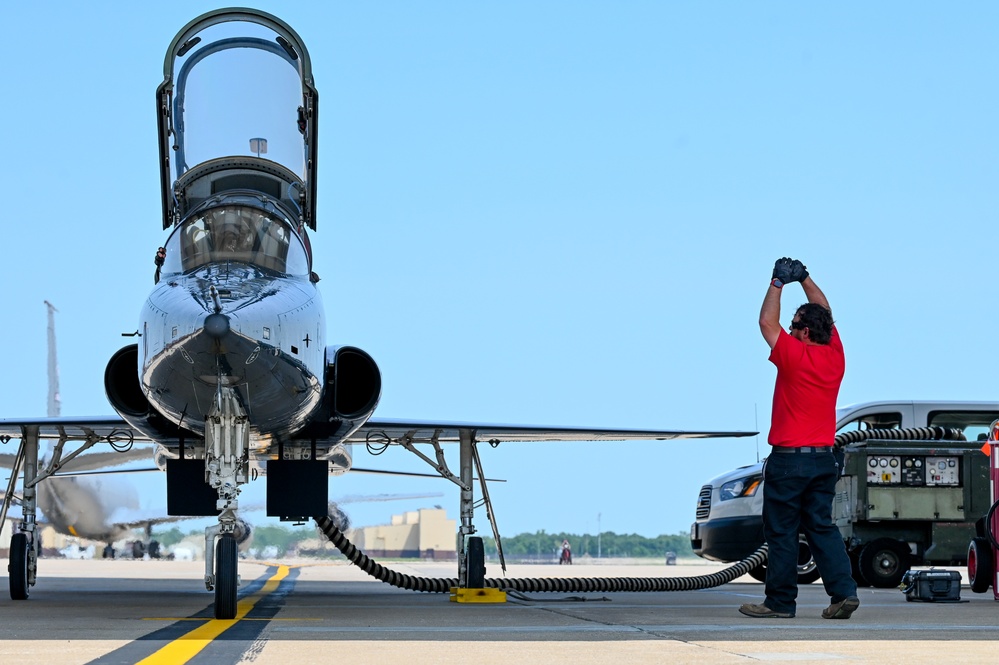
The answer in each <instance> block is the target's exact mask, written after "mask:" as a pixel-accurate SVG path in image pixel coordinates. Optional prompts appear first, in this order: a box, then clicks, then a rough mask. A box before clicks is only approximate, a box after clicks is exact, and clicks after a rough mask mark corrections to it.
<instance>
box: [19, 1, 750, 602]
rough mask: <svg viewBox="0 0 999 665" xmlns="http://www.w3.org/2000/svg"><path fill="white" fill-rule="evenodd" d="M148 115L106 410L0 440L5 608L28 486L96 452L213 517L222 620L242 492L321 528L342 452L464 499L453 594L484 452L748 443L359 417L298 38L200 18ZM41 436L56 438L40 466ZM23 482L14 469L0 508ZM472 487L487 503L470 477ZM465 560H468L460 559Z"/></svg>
mask: <svg viewBox="0 0 999 665" xmlns="http://www.w3.org/2000/svg"><path fill="white" fill-rule="evenodd" d="M261 91H265V92H261ZM156 101H157V106H156V109H157V129H158V137H159V155H160V174H161V182H160V185H161V189H162V198H163V220H162V223H163V229H164V230H165V231H168V232H169V234H168V237H167V240H166V242H165V243H163V247H162V249H161V251H159V252H158V253H157V256H156V262H157V269H156V278H157V282H156V285H155V287H154V288H153V290H152V293H150V295H149V298H148V300H147V301H146V303H145V305H144V306H143V308H142V311H141V314H140V318H139V328H138V343H137V344H131V345H129V346H126V347H125V348H123V349H121V350H120V351H118V352H117V353H116V354H114V356H112V357H111V359H110V361H109V362H108V365H107V369H106V371H105V377H104V380H105V387H106V392H107V396H108V400H109V401H110V403H111V406H112V407H113V408H114V410H115V411H116V412H117V413H118V416H117V417H95V418H69V417H59V418H38V419H4V420H0V437H3V438H4V439H5V440H9V439H14V438H17V439H20V441H21V443H20V447H19V450H18V455H17V457H18V460H17V461H18V464H17V465H16V466H17V467H18V468H23V497H22V511H23V521H22V523H21V526H20V530H19V532H18V533H16V534H14V536H13V537H12V540H11V559H10V561H11V563H10V591H11V597H12V598H15V599H23V598H27V596H28V588H29V587H30V586H31V585H33V584H34V583H35V577H36V569H37V561H36V554H35V552H36V549H35V547H33V543H34V541H35V540H36V538H37V533H36V526H37V525H36V517H35V511H36V492H37V486H38V483H40V482H44V481H45V479H46V478H48V477H49V476H51V475H53V474H56V473H58V471H59V469H60V468H61V467H62V466H63V465H64V464H66V463H67V462H68V461H70V460H71V459H72V458H73V457H75V456H77V455H79V454H80V453H81V452H83V451H84V450H86V449H88V448H90V447H92V446H95V445H98V444H102V443H103V444H108V445H112V446H119V447H120V446H122V445H127V444H129V443H131V442H146V441H149V442H153V443H155V444H156V445H157V446H158V447H159V448H158V454H157V455H156V458H157V459H160V460H162V464H163V468H164V470H165V472H166V478H167V508H168V512H169V514H171V515H191V516H206V515H218V524H217V525H215V526H212V527H209V528H208V529H206V534H205V538H206V557H205V558H206V562H205V583H206V586H207V587H208V589H209V590H212V589H214V591H215V616H216V617H217V618H220V619H231V618H233V617H235V614H236V599H237V554H236V552H237V547H236V531H237V526H238V524H239V517H238V516H237V511H238V508H239V503H238V497H239V493H240V488H241V486H242V485H244V484H245V483H247V482H249V481H251V480H253V479H255V478H258V477H259V478H262V479H265V482H266V483H267V488H266V497H267V514H268V515H271V516H276V517H280V518H286V519H301V518H303V517H310V516H316V515H325V514H326V511H327V510H328V505H327V491H328V479H329V476H330V475H338V474H342V473H346V472H348V471H349V470H350V469H351V465H352V457H351V445H352V444H353V443H364V444H366V445H368V446H370V447H382V446H385V445H400V446H403V447H404V448H405V449H407V450H409V451H411V452H413V453H414V454H416V455H417V456H419V457H420V458H422V459H423V460H425V461H426V462H427V463H428V464H429V465H430V466H431V467H432V468H433V469H434V470H435V472H436V473H437V474H439V475H441V476H443V477H445V478H447V479H449V480H451V481H452V482H454V483H455V484H456V485H457V486H458V487H459V490H460V499H459V502H460V505H459V508H460V528H459V533H460V536H461V540H460V542H461V545H460V555H459V564H458V566H459V570H458V579H459V584H461V585H462V586H465V584H466V581H467V580H468V579H469V571H470V570H472V571H473V573H474V572H478V570H479V569H482V568H483V566H484V563H483V561H482V559H481V548H480V547H476V548H469V547H467V542H466V541H468V540H469V537H470V536H472V534H474V533H475V531H476V530H475V527H474V526H473V523H472V517H473V506H474V504H475V501H474V497H473V480H474V477H475V475H477V476H478V477H479V478H480V479H482V478H484V476H483V474H482V470H481V460H480V458H479V454H478V448H477V444H478V443H479V442H482V441H485V442H488V443H490V444H497V443H500V442H505V441H523V442H532V441H533V442H537V441H555V440H561V441H567V440H568V441H571V440H579V441H583V440H607V441H621V440H638V439H659V440H665V439H675V438H689V437H715V436H719V437H731V436H744V435H748V434H752V433H750V432H682V431H649V430H621V429H589V428H572V427H565V428H552V427H531V426H507V425H490V424H482V423H447V422H419V421H399V420H387V419H380V418H374V417H372V416H373V414H374V411H375V407H376V406H377V404H378V400H379V396H380V394H381V376H380V373H379V370H378V367H377V365H376V364H375V362H374V360H373V359H372V358H371V357H370V356H369V355H368V354H367V353H365V352H364V351H362V350H361V349H358V348H355V347H351V346H337V345H334V344H330V343H328V341H327V337H326V324H325V319H324V313H323V305H322V300H321V298H320V294H319V290H318V288H317V282H318V277H317V276H316V275H315V274H314V273H313V272H312V261H313V257H312V252H311V247H310V243H309V236H308V233H309V232H310V231H315V230H316V224H317V220H316V171H317V166H318V164H317V161H318V160H317V156H318V151H317V127H318V120H319V96H318V94H317V91H316V88H315V86H314V83H313V77H312V65H311V62H310V59H309V53H308V51H307V50H306V48H305V45H304V44H303V43H302V40H301V39H300V38H299V36H298V34H297V33H296V32H295V31H294V30H292V28H291V27H289V26H288V25H287V24H285V23H284V22H283V21H282V20H280V19H279V18H277V17H275V16H272V15H270V14H267V13H264V12H260V11H256V10H250V9H222V10H218V11H213V12H209V13H207V14H204V15H202V16H200V17H198V18H196V19H194V20H193V21H191V22H190V23H188V24H187V25H186V26H184V27H183V29H181V31H180V32H179V33H178V34H177V36H176V37H175V38H174V39H173V41H172V42H171V44H170V46H169V49H168V50H167V53H166V58H165V61H164V80H163V82H162V83H161V84H160V86H159V87H158V88H157V90H156ZM40 439H53V440H54V443H53V444H52V445H51V455H49V456H47V458H46V463H45V464H44V465H43V466H42V468H40V467H39V455H38V449H39V440H40ZM70 443H72V444H73V445H72V446H71V447H72V448H73V450H72V451H70V450H69V448H67V444H70ZM446 443H453V444H457V448H458V456H459V461H458V464H459V466H458V473H457V474H455V473H453V472H452V471H451V470H450V469H449V467H448V465H447V464H446V462H445V454H444V449H443V448H442V447H441V444H446ZM419 446H423V447H422V448H421V447H419ZM427 447H429V448H432V451H430V450H429V449H428V448H427ZM424 450H427V451H428V452H429V454H427V453H425V452H424ZM473 474H474V475H473ZM17 476H18V470H17V468H15V471H14V474H13V475H12V477H11V478H12V480H11V487H10V490H11V491H8V493H7V496H11V495H12V494H13V491H12V490H13V489H14V488H13V483H14V480H15V479H16V477H17ZM481 491H482V494H483V498H484V500H486V501H487V500H488V491H487V489H486V486H485V483H484V481H483V484H482V487H481ZM487 507H488V505H487ZM489 512H490V513H491V510H490V511H489ZM0 517H2V516H0ZM494 532H495V526H494ZM473 549H474V550H475V551H476V552H478V555H477V556H470V555H468V554H466V552H471V551H472V550H473Z"/></svg>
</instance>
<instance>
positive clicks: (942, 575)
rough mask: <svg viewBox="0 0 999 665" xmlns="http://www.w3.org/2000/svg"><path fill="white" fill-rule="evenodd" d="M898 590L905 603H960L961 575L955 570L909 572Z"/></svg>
mask: <svg viewBox="0 0 999 665" xmlns="http://www.w3.org/2000/svg"><path fill="white" fill-rule="evenodd" d="M899 588H900V589H902V592H903V593H904V594H905V599H906V600H907V601H914V600H919V601H923V602H929V603H954V602H960V600H961V573H959V572H957V571H956V570H910V571H908V572H907V573H906V574H905V577H903V578H902V584H901V586H900V587H899Z"/></svg>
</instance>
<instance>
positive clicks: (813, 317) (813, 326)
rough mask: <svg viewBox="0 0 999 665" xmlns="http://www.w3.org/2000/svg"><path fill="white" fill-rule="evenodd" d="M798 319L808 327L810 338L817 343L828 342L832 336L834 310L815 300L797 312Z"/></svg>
mask: <svg viewBox="0 0 999 665" xmlns="http://www.w3.org/2000/svg"><path fill="white" fill-rule="evenodd" d="M795 315H796V316H797V317H798V321H800V322H801V323H802V325H804V326H805V327H806V328H808V339H810V340H812V341H813V342H815V343H816V344H828V343H829V340H830V339H831V338H832V328H833V317H832V312H830V311H829V310H828V309H826V308H825V307H823V306H822V305H819V304H817V303H814V302H808V303H805V304H804V305H802V306H801V307H799V308H798V311H797V312H795Z"/></svg>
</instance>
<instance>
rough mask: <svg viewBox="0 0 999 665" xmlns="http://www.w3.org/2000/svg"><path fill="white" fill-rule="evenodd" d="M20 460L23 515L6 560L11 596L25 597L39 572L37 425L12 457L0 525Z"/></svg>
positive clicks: (3, 519)
mask: <svg viewBox="0 0 999 665" xmlns="http://www.w3.org/2000/svg"><path fill="white" fill-rule="evenodd" d="M22 464H23V465H24V493H23V495H22V496H21V514H22V515H23V517H22V519H21V530H20V531H19V532H18V533H15V534H14V535H13V536H11V539H10V563H8V564H7V574H8V575H7V577H8V579H9V581H10V597H11V600H26V599H27V598H28V588H29V587H32V586H34V585H35V576H36V574H37V573H38V552H37V551H36V549H35V542H36V540H37V537H38V535H37V528H38V525H37V521H36V509H37V506H36V503H35V485H36V484H37V483H38V478H37V476H38V427H36V426H28V427H26V428H25V429H24V436H23V437H22V438H21V445H20V448H18V451H17V455H16V456H15V458H14V468H13V469H12V470H11V474H10V482H9V483H8V485H7V493H6V494H5V495H4V498H3V505H2V508H0V525H2V524H4V521H5V520H6V518H7V509H8V508H10V505H11V503H12V501H13V499H14V486H15V484H16V483H17V475H18V471H19V470H20V468H21V465H22Z"/></svg>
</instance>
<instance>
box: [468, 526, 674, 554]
mask: <svg viewBox="0 0 999 665" xmlns="http://www.w3.org/2000/svg"><path fill="white" fill-rule="evenodd" d="M481 535H482V536H483V537H482V544H483V547H484V549H485V552H486V556H491V557H496V541H495V540H494V539H493V538H490V537H486V536H485V535H484V534H481ZM563 540H568V541H569V547H570V548H571V549H572V556H573V558H574V559H578V558H579V557H581V556H587V555H588V556H591V557H596V556H598V551H599V556H601V557H603V558H613V557H628V558H644V557H648V558H656V559H659V558H662V557H663V556H665V554H666V552H675V553H676V555H677V556H680V557H683V556H691V557H692V556H694V552H693V550H691V549H690V535H689V534H686V533H677V534H673V535H662V536H656V537H655V538H647V537H645V536H639V535H638V534H636V533H628V534H618V533H614V532H613V531H604V532H602V533H601V534H600V536H599V539H598V537H597V536H596V535H591V534H588V533H584V534H577V533H565V532H557V533H548V532H546V531H544V530H541V531H535V532H534V533H521V534H518V535H516V536H506V537H503V554H504V555H505V556H508V557H511V558H524V559H547V558H553V557H557V556H558V554H559V552H561V550H562V541H563Z"/></svg>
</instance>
